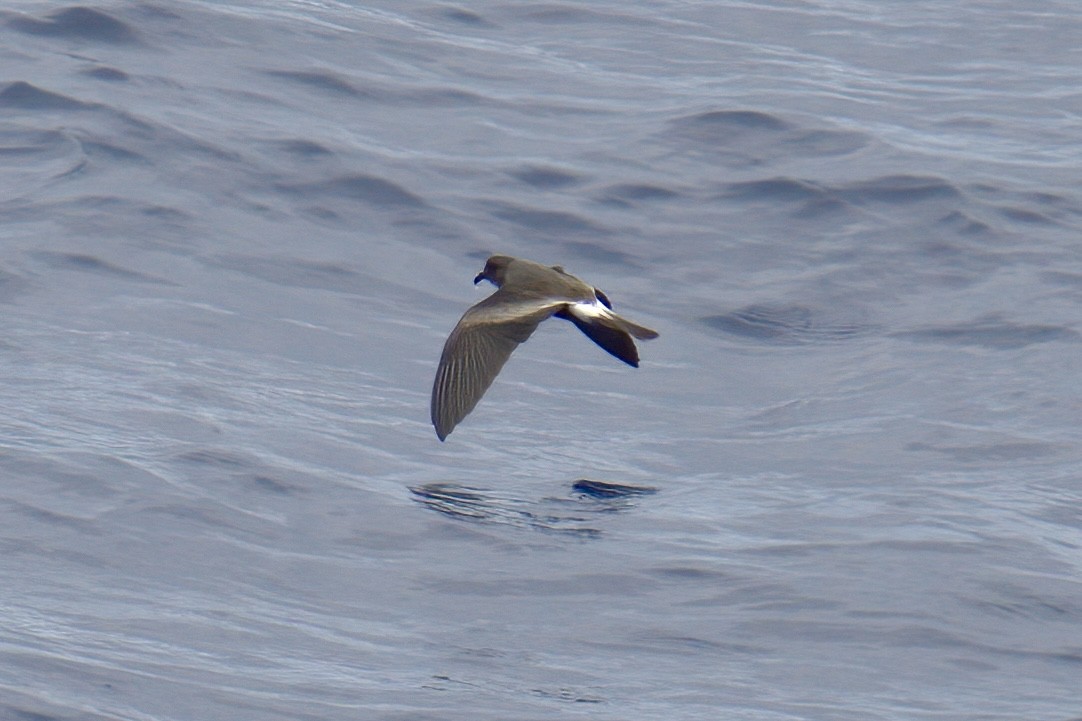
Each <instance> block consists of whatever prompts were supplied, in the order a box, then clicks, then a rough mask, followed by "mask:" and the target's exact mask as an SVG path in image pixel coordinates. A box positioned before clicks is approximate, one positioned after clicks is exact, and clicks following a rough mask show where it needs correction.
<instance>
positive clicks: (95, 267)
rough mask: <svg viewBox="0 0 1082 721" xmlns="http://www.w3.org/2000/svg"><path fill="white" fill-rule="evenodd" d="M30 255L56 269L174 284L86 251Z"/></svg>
mask: <svg viewBox="0 0 1082 721" xmlns="http://www.w3.org/2000/svg"><path fill="white" fill-rule="evenodd" d="M31 256H32V257H33V258H35V259H37V260H38V261H40V262H42V263H44V264H45V265H47V266H49V267H51V268H55V269H57V270H74V271H78V272H80V273H92V274H94V275H100V276H105V277H108V278H113V279H120V280H131V281H136V282H139V283H157V284H161V285H175V284H174V283H172V282H171V281H167V280H165V279H164V278H155V277H154V276H150V275H146V274H144V273H139V272H136V271H134V270H128V269H127V268H121V267H120V266H118V265H114V264H112V263H110V262H108V261H104V260H102V259H101V258H96V257H95V256H93V255H90V254H87V253H63V252H57V251H47V250H42V251H37V252H34V253H32V254H31Z"/></svg>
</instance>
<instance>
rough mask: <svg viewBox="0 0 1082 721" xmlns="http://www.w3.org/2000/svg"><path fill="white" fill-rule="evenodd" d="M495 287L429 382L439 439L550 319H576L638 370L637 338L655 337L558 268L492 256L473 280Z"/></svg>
mask: <svg viewBox="0 0 1082 721" xmlns="http://www.w3.org/2000/svg"><path fill="white" fill-rule="evenodd" d="M482 280H487V281H489V282H491V283H492V284H493V285H495V286H496V288H497V290H496V292H495V293H493V294H492V295H490V296H489V297H487V298H485V299H484V300H482V301H481V302H480V303H478V304H476V305H474V306H473V307H471V308H470V309H469V310H467V311H466V312H465V314H463V316H462V319H461V320H459V321H458V325H456V326H455V329H454V330H452V331H451V335H450V336H449V337H448V338H447V342H446V343H445V344H444V346H443V355H441V356H440V365H439V368H438V369H437V370H436V380H435V382H434V383H433V384H432V425H433V426H435V427H436V435H437V436H439V439H440V440H441V441H442V440H444V439H445V438H447V436H448V435H449V434H450V433H451V431H453V430H454V428H455V426H456V425H458V423H459V421H461V420H462V419H463V418H465V417H466V416H467V415H468V414H469V412H470V411H472V410H473V408H474V406H476V405H477V402H478V401H480V400H481V396H483V395H484V394H485V391H486V390H488V387H489V386H490V385H492V381H493V380H495V378H496V374H498V373H499V372H500V369H501V368H503V364H504V363H506V362H507V359H508V358H510V357H511V352H512V351H513V350H515V348H517V347H518V345H519V344H520V343H522V342H524V341H525V340H526V339H527V338H529V337H530V334H531V333H533V332H534V329H535V328H537V326H538V325H539V324H540V323H541V321H543V320H546V319H548V318H550V317H552V316H556V317H557V318H563V319H564V320H569V321H571V322H572V323H574V324H575V325H576V326H577V327H578V329H579V330H581V331H582V332H583V333H585V334H586V335H587V336H588V337H589V338H590V340H592V341H593V342H594V343H597V344H598V345H599V346H601V347H602V348H603V349H604V350H606V351H608V352H609V353H611V354H612V355H614V356H616V357H617V358H619V359H620V360H622V361H623V362H624V363H627V364H628V365H630V366H633V367H635V368H638V366H639V353H638V350H637V349H636V348H635V342H634V341H633V340H632V339H631V338H632V336H634V337H635V338H638V339H640V340H648V339H650V338H657V332H656V331H652V330H650V329H649V328H644V327H643V326H641V325H638V324H636V323H632V322H631V321H629V320H627V319H626V318H621V317H620V316H618V315H617V314H616V313H615V312H613V310H612V303H610V302H609V299H608V298H607V297H606V296H605V294H604V293H602V292H601V291H600V290H598V289H597V288H594V287H593V286H591V285H589V284H587V283H584V282H582V281H581V280H579V279H578V278H576V277H575V276H573V275H571V274H570V273H567V272H565V271H564V269H563V268H561V267H560V266H558V265H554V266H552V267H549V266H547V265H541V264H540V263H534V262H533V261H529V260H522V259H520V258H511V257H510V256H506V255H494V256H492V257H491V258H489V259H488V262H487V263H485V269H484V270H482V271H481V272H480V273H478V274H477V277H476V278H474V279H473V282H474V284H477V283H480V282H481V281H482Z"/></svg>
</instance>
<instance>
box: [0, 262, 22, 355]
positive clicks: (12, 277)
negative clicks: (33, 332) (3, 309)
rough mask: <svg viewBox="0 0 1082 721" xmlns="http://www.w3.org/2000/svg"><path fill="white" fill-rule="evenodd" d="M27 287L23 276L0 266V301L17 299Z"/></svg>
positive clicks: (6, 301) (7, 301)
mask: <svg viewBox="0 0 1082 721" xmlns="http://www.w3.org/2000/svg"><path fill="white" fill-rule="evenodd" d="M28 287H29V284H28V283H27V281H26V279H25V278H23V277H21V276H19V275H16V274H15V273H9V272H8V271H6V270H4V269H3V268H0V303H10V302H12V301H13V300H16V299H18V298H19V297H21V296H22V295H23V293H24V292H25V291H26V289H27V288H28ZM0 347H4V346H0Z"/></svg>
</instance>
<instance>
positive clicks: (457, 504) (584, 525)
mask: <svg viewBox="0 0 1082 721" xmlns="http://www.w3.org/2000/svg"><path fill="white" fill-rule="evenodd" d="M409 490H410V493H412V494H413V500H415V501H417V502H418V503H420V504H421V505H422V506H424V507H425V508H427V509H429V510H432V511H436V512H437V513H440V514H442V515H443V516H446V517H447V518H451V519H454V520H456V521H468V522H475V523H486V524H496V525H503V526H511V527H514V528H521V529H528V530H532V531H544V532H547V533H558V534H561V535H570V536H576V537H581V538H596V537H598V536H600V535H601V531H600V530H599V529H597V528H594V527H593V526H592V525H591V523H590V522H591V521H592V520H593V516H594V515H595V514H596V509H589V508H587V509H584V508H582V507H581V504H579V503H576V502H574V501H564V500H561V499H546V500H544V501H530V500H526V499H520V498H513V497H511V496H507V495H500V494H496V493H493V492H491V491H486V490H482V489H478V488H471V487H469V486H462V485H458V484H456V483H429V484H426V485H423V486H414V487H411V488H410V489H409Z"/></svg>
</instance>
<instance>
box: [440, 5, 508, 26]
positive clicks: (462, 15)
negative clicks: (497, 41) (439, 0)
mask: <svg viewBox="0 0 1082 721" xmlns="http://www.w3.org/2000/svg"><path fill="white" fill-rule="evenodd" d="M437 13H438V16H439V17H442V18H445V19H447V20H450V21H451V22H455V23H458V24H459V25H467V26H469V27H474V28H491V27H495V26H494V25H493V24H492V23H490V22H489V21H488V20H486V19H485V18H484V17H482V16H481V15H479V14H478V13H476V12H474V11H473V10H467V9H466V8H462V7H443V8H439V9H438V11H437Z"/></svg>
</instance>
